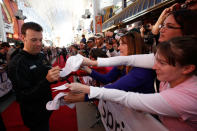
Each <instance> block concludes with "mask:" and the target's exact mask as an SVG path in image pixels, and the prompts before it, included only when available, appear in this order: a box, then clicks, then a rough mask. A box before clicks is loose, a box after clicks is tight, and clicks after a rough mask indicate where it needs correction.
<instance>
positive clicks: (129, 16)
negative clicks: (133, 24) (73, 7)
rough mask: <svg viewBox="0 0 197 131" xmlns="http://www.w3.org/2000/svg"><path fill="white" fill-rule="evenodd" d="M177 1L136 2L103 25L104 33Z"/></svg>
mask: <svg viewBox="0 0 197 131" xmlns="http://www.w3.org/2000/svg"><path fill="white" fill-rule="evenodd" d="M174 1H175V0H136V1H135V2H133V3H132V4H131V5H129V6H128V7H126V8H125V9H123V10H122V11H121V12H120V13H119V14H117V15H115V16H113V17H112V18H110V19H109V20H107V21H106V22H104V23H103V25H102V31H103V32H105V31H107V30H109V29H112V28H114V27H116V25H118V24H119V23H120V22H122V23H127V22H129V21H132V20H134V19H136V18H138V17H140V16H143V15H145V14H147V13H149V12H152V11H154V10H156V9H158V8H160V7H162V6H164V5H168V4H170V3H173V2H174Z"/></svg>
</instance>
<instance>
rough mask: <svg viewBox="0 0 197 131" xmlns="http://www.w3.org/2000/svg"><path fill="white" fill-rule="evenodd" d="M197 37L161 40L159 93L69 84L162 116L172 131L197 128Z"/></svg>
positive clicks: (73, 88) (157, 66)
mask: <svg viewBox="0 0 197 131" xmlns="http://www.w3.org/2000/svg"><path fill="white" fill-rule="evenodd" d="M196 43H197V37H189V36H188V37H178V38H174V39H172V40H170V41H168V42H163V43H160V44H159V45H158V47H157V51H156V54H155V64H154V66H153V69H155V70H156V73H157V79H158V80H160V81H161V83H160V93H154V94H140V93H133V92H125V91H120V90H116V89H105V88H99V87H89V86H86V85H82V84H79V83H72V84H70V85H67V86H68V87H69V88H70V90H71V91H72V92H73V93H75V92H77V93H79V92H83V93H88V94H89V98H98V99H103V100H108V101H114V102H117V103H120V104H123V105H124V106H126V107H128V108H132V109H135V110H140V111H144V112H148V113H152V114H157V115H159V116H160V120H161V121H162V123H163V124H164V126H166V127H167V128H168V129H169V130H171V131H177V130H179V131H196V130H197V76H196V75H197V68H196V67H197V61H196V58H197V44H196Z"/></svg>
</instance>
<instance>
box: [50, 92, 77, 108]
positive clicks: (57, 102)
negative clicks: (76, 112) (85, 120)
mask: <svg viewBox="0 0 197 131" xmlns="http://www.w3.org/2000/svg"><path fill="white" fill-rule="evenodd" d="M66 95H67V93H63V92H60V93H59V94H57V95H56V96H55V98H54V99H53V100H52V101H49V102H47V104H46V109H47V110H58V109H59V107H60V106H64V105H66V106H68V107H69V108H71V109H73V108H74V107H75V103H71V104H69V103H67V102H66V101H64V96H66Z"/></svg>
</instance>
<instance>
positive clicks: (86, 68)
mask: <svg viewBox="0 0 197 131" xmlns="http://www.w3.org/2000/svg"><path fill="white" fill-rule="evenodd" d="M81 70H83V71H85V72H87V73H88V74H91V73H92V69H90V68H89V67H88V66H83V67H82V68H81Z"/></svg>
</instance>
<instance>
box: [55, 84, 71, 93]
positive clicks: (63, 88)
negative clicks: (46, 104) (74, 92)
mask: <svg viewBox="0 0 197 131" xmlns="http://www.w3.org/2000/svg"><path fill="white" fill-rule="evenodd" d="M67 88H68V87H66V85H65V84H64V85H61V86H57V87H54V88H52V89H53V90H56V91H58V90H66V89H67Z"/></svg>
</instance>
